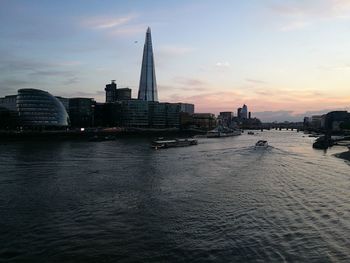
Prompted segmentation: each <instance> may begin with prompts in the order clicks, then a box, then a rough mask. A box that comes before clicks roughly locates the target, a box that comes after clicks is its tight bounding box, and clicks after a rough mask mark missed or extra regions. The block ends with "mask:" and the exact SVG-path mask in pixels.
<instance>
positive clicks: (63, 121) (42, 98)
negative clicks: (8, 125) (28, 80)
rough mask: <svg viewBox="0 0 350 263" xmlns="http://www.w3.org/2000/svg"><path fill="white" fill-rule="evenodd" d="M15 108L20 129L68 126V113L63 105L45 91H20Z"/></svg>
mask: <svg viewBox="0 0 350 263" xmlns="http://www.w3.org/2000/svg"><path fill="white" fill-rule="evenodd" d="M16 106H17V112H18V118H19V119H18V121H19V125H20V126H21V127H22V128H29V129H47V128H65V127H67V126H68V125H69V117H68V113H67V111H66V109H65V107H64V106H63V104H62V103H61V102H60V101H59V100H58V99H57V98H56V97H54V96H52V95H51V94H50V93H48V92H46V91H42V90H37V89H20V90H18V95H17V98H16Z"/></svg>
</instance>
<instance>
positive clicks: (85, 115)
mask: <svg viewBox="0 0 350 263" xmlns="http://www.w3.org/2000/svg"><path fill="white" fill-rule="evenodd" d="M94 108H95V101H94V100H93V99H90V98H72V99H69V117H70V121H71V126H72V127H74V128H86V127H93V126H94Z"/></svg>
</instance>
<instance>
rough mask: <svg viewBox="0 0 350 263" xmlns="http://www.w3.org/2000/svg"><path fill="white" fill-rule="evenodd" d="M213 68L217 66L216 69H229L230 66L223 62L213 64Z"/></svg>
mask: <svg viewBox="0 0 350 263" xmlns="http://www.w3.org/2000/svg"><path fill="white" fill-rule="evenodd" d="M215 66H217V67H225V68H228V67H230V66H231V65H230V63H229V62H227V61H225V62H217V63H216V64H215Z"/></svg>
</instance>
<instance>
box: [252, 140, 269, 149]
mask: <svg viewBox="0 0 350 263" xmlns="http://www.w3.org/2000/svg"><path fill="white" fill-rule="evenodd" d="M267 147H269V144H268V142H267V141H264V140H259V141H257V143H256V144H255V149H266V148H267Z"/></svg>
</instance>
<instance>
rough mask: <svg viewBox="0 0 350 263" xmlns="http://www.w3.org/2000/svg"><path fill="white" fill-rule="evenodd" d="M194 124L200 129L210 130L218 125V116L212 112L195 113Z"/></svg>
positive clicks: (193, 116)
mask: <svg viewBox="0 0 350 263" xmlns="http://www.w3.org/2000/svg"><path fill="white" fill-rule="evenodd" d="M192 118H193V124H194V125H195V126H196V127H197V128H200V129H204V130H210V129H214V128H215V127H216V124H217V122H216V118H215V115H214V114H212V113H195V114H193V115H192Z"/></svg>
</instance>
